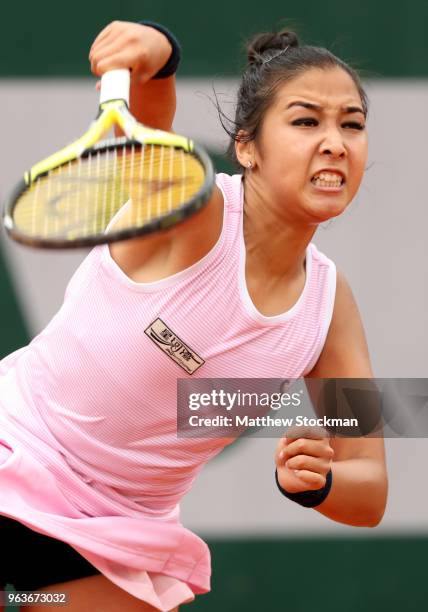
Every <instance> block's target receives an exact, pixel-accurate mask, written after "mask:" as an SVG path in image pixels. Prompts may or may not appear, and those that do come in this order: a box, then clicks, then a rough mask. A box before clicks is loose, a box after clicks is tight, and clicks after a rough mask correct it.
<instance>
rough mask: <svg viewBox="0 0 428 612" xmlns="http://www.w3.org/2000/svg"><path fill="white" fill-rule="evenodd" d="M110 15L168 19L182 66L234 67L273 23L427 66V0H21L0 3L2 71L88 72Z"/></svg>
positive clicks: (367, 55)
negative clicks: (250, 41)
mask: <svg viewBox="0 0 428 612" xmlns="http://www.w3.org/2000/svg"><path fill="white" fill-rule="evenodd" d="M114 19H119V20H126V21H138V20H141V19H151V20H153V21H156V20H159V21H160V22H162V23H164V24H165V25H167V26H170V27H171V29H172V30H173V31H174V32H175V33H176V34H177V36H178V37H179V39H180V40H181V41H182V43H183V46H184V49H185V54H184V59H183V64H182V67H181V69H180V75H192V76H195V75H206V74H217V73H221V74H223V75H224V74H229V75H230V74H236V72H237V71H238V69H239V67H240V66H241V63H242V58H243V55H242V54H241V55H239V52H240V50H241V48H242V42H243V41H244V40H245V38H246V37H248V36H249V35H251V34H253V33H255V32H257V31H260V30H263V29H269V28H272V27H274V26H275V25H276V24H283V25H287V26H288V25H289V24H292V25H293V26H294V27H297V30H298V32H300V33H301V35H302V36H303V39H304V40H305V41H307V42H310V43H312V44H320V45H327V46H328V47H329V48H331V49H332V50H333V51H335V52H337V53H338V54H339V55H341V56H343V57H344V59H347V60H350V61H352V62H356V63H357V64H358V65H359V66H360V67H361V68H363V69H364V70H368V71H370V73H371V74H377V75H379V76H384V77H385V76H407V77H423V76H427V75H428V62H427V57H428V37H427V35H426V27H427V23H428V2H426V0H408V1H407V2H398V1H397V0H390V1H387V0H377V1H374V0H371V1H370V0H356V1H354V2H343V0H328V1H325V2H320V1H319V0H305V1H304V2H302V1H300V0H287V1H281V0H267V1H264V2H259V1H255V0H246V1H245V2H240V1H233V0H231V1H227V0H217V2H205V1H203V0H201V1H198V0H183V1H182V2H175V1H174V0H145V1H142V0H123V1H122V2H115V1H113V0H105V1H99V0H95V1H93V2H88V1H84V0H75V1H74V2H60V1H57V0H44V2H31V1H29V0H28V1H23V0H21V1H19V0H17V1H15V2H7V3H3V6H2V35H1V37H0V75H5V76H6V75H7V76H16V75H20V76H24V75H32V76H34V75H83V74H87V71H88V64H87V52H88V49H89V46H90V44H91V42H92V40H93V38H94V36H95V35H96V34H97V33H98V32H99V31H100V29H101V28H102V27H104V26H105V25H106V24H107V23H109V22H110V21H112V20H114Z"/></svg>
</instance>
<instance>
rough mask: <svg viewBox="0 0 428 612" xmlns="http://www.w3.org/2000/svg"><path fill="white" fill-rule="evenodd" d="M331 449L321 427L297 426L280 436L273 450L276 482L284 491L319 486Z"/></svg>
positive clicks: (329, 463)
mask: <svg viewBox="0 0 428 612" xmlns="http://www.w3.org/2000/svg"><path fill="white" fill-rule="evenodd" d="M333 456H334V450H333V449H332V447H331V446H330V439H329V438H328V437H327V436H326V432H325V431H324V430H320V429H316V428H309V429H308V428H305V429H304V430H303V428H298V429H296V430H295V431H291V430H290V431H289V432H288V434H287V437H285V438H281V440H280V441H279V442H278V446H277V448H276V452H275V464H276V469H277V472H278V482H279V484H280V485H281V487H282V488H283V489H285V491H287V492H288V493H301V492H303V491H315V490H316V489H322V488H323V487H324V486H325V484H326V476H327V474H328V472H329V471H330V469H331V465H332V462H333Z"/></svg>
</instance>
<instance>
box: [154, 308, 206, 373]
mask: <svg viewBox="0 0 428 612" xmlns="http://www.w3.org/2000/svg"><path fill="white" fill-rule="evenodd" d="M144 333H145V334H147V336H148V337H149V338H150V339H151V340H153V342H154V343H155V344H156V346H158V347H159V348H160V349H161V350H162V351H163V352H164V353H166V354H167V355H168V357H170V358H171V359H172V360H173V361H175V363H177V364H178V365H179V366H180V367H181V368H183V370H185V371H186V372H188V373H189V374H193V372H196V370H197V369H198V368H200V367H201V365H203V364H204V363H205V361H204V360H203V359H202V357H199V355H197V354H196V353H195V352H194V351H192V349H191V348H189V347H188V346H187V344H184V342H183V341H182V340H180V338H179V337H178V336H177V334H175V333H174V332H173V331H172V330H171V329H169V327H168V326H167V325H165V323H164V322H163V321H162V319H156V321H153V323H151V324H150V325H149V326H148V328H147V329H145V330H144Z"/></svg>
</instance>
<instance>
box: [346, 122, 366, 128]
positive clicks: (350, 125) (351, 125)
mask: <svg viewBox="0 0 428 612" xmlns="http://www.w3.org/2000/svg"><path fill="white" fill-rule="evenodd" d="M342 127H344V128H349V129H351V130H364V128H365V127H366V126H365V125H364V123H359V122H358V121H347V122H346V123H342Z"/></svg>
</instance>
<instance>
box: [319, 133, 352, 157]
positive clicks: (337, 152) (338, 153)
mask: <svg viewBox="0 0 428 612" xmlns="http://www.w3.org/2000/svg"><path fill="white" fill-rule="evenodd" d="M320 153H321V155H326V156H329V157H333V158H334V159H342V158H344V157H346V147H345V145H344V144H343V139H342V135H341V134H340V132H339V131H338V130H330V131H329V132H328V134H326V135H325V137H324V139H323V141H322V143H321V144H320Z"/></svg>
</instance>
